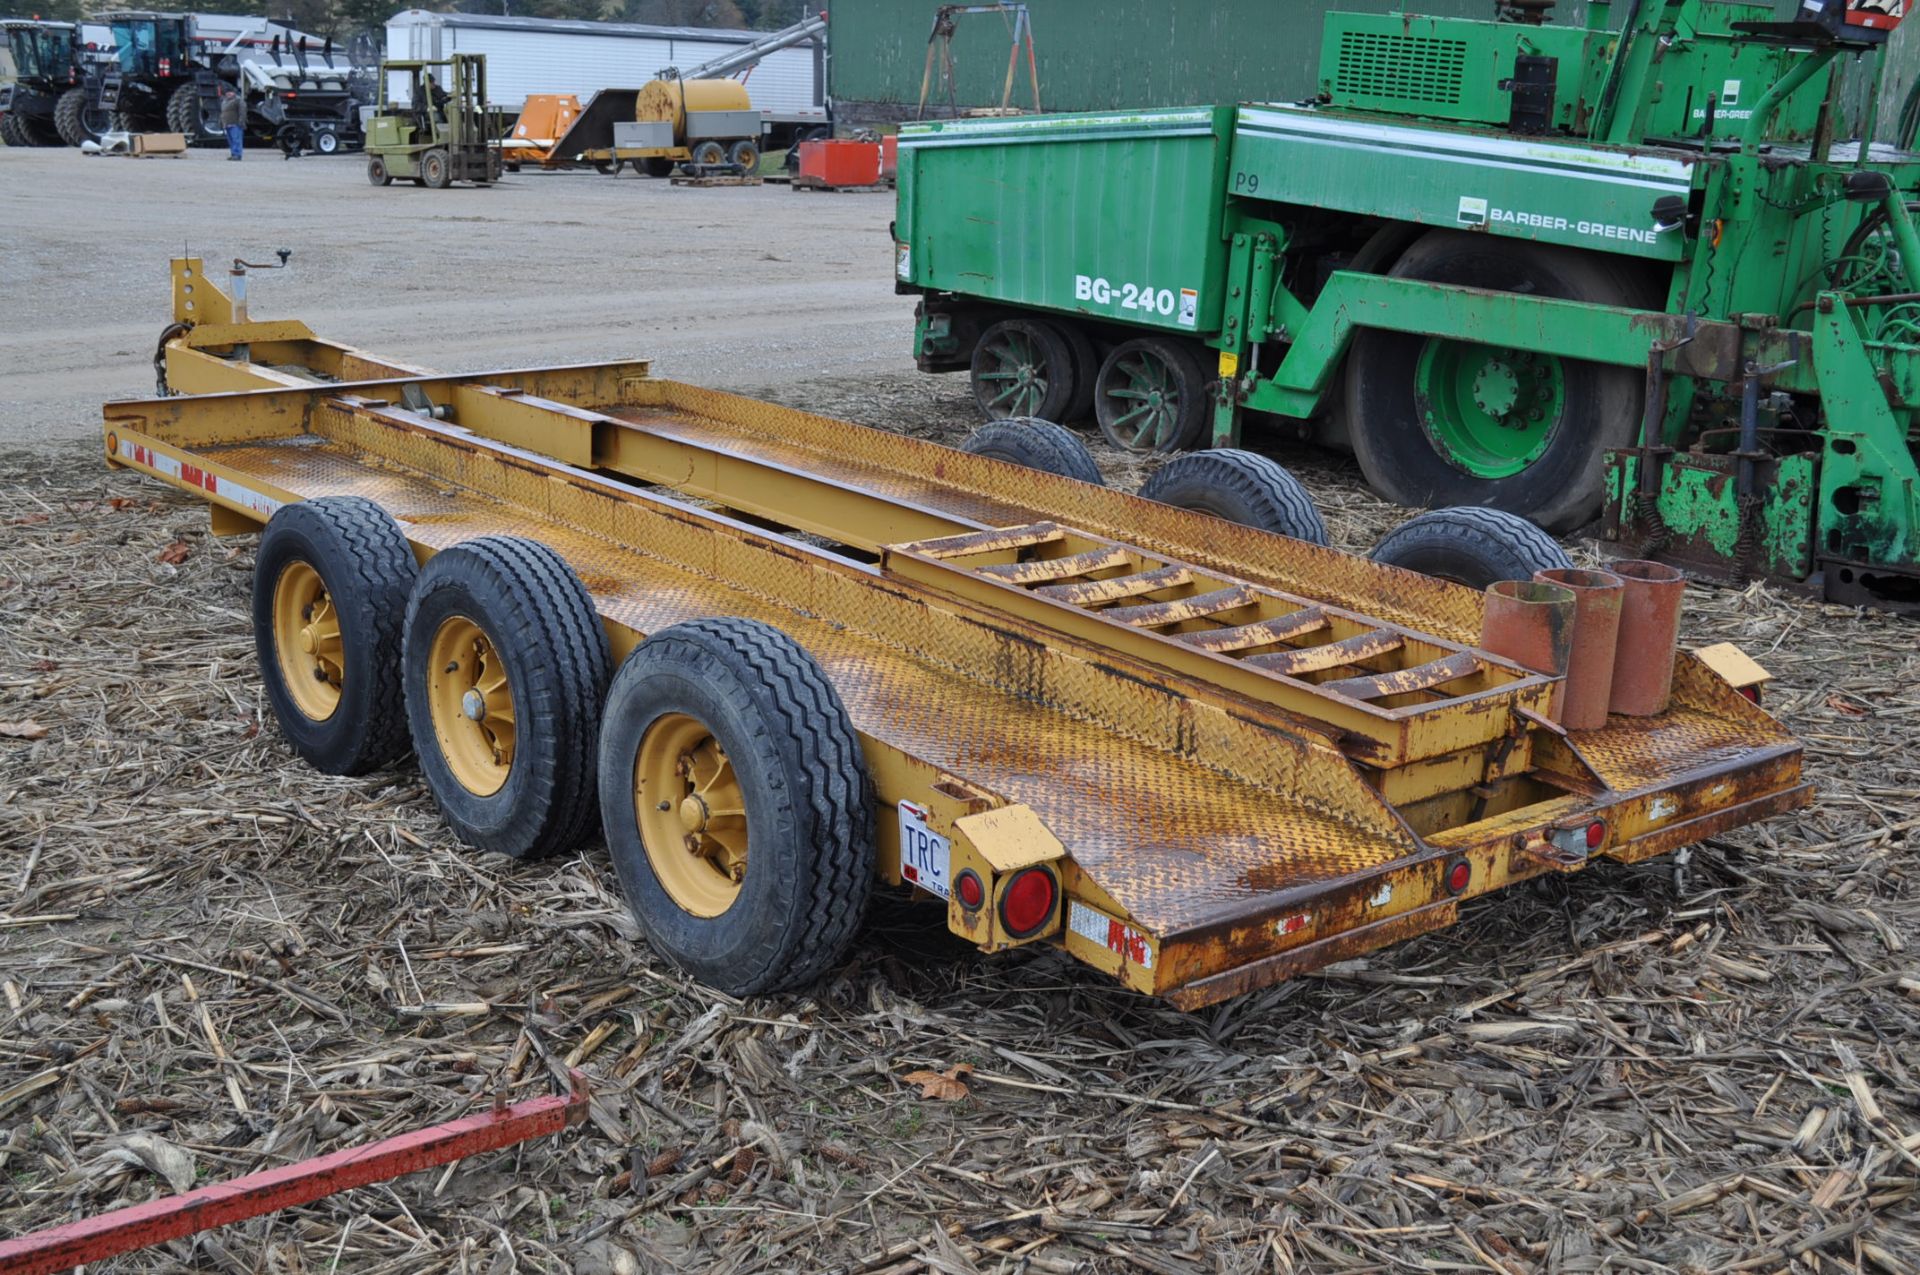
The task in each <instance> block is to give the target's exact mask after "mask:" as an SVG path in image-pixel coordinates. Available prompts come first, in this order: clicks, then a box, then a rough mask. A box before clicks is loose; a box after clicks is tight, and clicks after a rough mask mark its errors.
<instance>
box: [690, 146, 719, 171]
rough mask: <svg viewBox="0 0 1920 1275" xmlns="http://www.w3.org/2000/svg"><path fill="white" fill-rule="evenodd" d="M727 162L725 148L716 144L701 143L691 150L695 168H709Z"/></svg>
mask: <svg viewBox="0 0 1920 1275" xmlns="http://www.w3.org/2000/svg"><path fill="white" fill-rule="evenodd" d="M726 162H727V148H726V147H724V146H722V145H721V144H720V143H718V142H701V143H699V144H698V145H696V146H695V147H694V148H693V164H694V166H695V167H697V168H711V167H714V166H716V165H719V164H724V163H726Z"/></svg>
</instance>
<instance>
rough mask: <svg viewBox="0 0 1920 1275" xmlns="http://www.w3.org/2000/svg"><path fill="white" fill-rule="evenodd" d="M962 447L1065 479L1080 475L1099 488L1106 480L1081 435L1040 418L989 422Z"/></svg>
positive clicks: (964, 450) (961, 448) (963, 449)
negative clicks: (1081, 439)
mask: <svg viewBox="0 0 1920 1275" xmlns="http://www.w3.org/2000/svg"><path fill="white" fill-rule="evenodd" d="M960 450H961V451H963V452H971V453H972V454H973V455H975V456H991V457H993V458H994V459H995V460H1004V461H1009V462H1011V463H1013V464H1015V465H1024V466H1025V467H1026V468H1028V469H1037V470H1040V471H1041V472H1042V473H1047V474H1059V475H1060V476H1061V477H1063V478H1078V479H1079V480H1080V481H1081V482H1083V483H1092V484H1093V485H1094V486H1096V487H1104V486H1106V482H1107V480H1106V479H1105V478H1102V477H1101V476H1100V467H1099V466H1098V465H1096V464H1095V463H1094V460H1093V453H1092V452H1090V451H1088V450H1087V445H1086V444H1085V443H1083V442H1081V441H1080V436H1079V435H1078V434H1075V433H1074V432H1073V431H1072V430H1070V429H1067V428H1066V427H1065V426H1062V425H1055V424H1054V423H1053V422H1052V421H1043V420H1041V419H1039V418H1038V417H1033V416H1015V417H1010V418H1008V419H1007V420H1004V421H988V422H987V423H986V424H985V425H982V426H981V427H980V428H979V429H976V430H974V431H973V433H971V434H969V435H967V441H966V442H964V443H962V444H960Z"/></svg>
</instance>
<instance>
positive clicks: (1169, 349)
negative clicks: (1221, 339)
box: [1093, 336, 1213, 453]
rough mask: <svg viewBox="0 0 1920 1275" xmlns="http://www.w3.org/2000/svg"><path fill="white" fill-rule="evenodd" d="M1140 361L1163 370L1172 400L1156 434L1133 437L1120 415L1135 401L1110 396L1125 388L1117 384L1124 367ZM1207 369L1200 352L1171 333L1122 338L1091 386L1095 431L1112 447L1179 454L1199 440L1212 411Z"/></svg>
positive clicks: (1101, 366) (1121, 376)
mask: <svg viewBox="0 0 1920 1275" xmlns="http://www.w3.org/2000/svg"><path fill="white" fill-rule="evenodd" d="M1141 359H1145V360H1147V361H1149V362H1150V363H1155V364H1158V365H1159V366H1160V367H1162V368H1164V369H1166V371H1167V373H1168V375H1169V386H1170V388H1169V391H1168V393H1169V396H1170V397H1171V398H1172V400H1173V402H1172V411H1171V416H1172V423H1171V424H1170V425H1169V426H1168V428H1166V429H1165V430H1162V431H1160V432H1159V433H1158V434H1157V436H1155V437H1153V438H1150V439H1141V438H1138V437H1137V436H1136V435H1135V434H1134V433H1132V432H1131V427H1129V426H1122V425H1121V424H1120V421H1121V419H1122V418H1123V417H1124V416H1125V415H1126V414H1127V413H1128V412H1130V411H1132V410H1134V409H1133V408H1132V406H1131V405H1132V404H1133V403H1134V402H1136V401H1137V400H1133V399H1127V398H1119V397H1116V396H1115V394H1116V391H1118V390H1120V389H1122V388H1126V387H1124V386H1123V385H1122V384H1121V382H1122V379H1123V378H1124V377H1125V375H1126V372H1125V370H1124V369H1125V367H1126V366H1127V365H1129V364H1131V363H1135V362H1137V361H1139V360H1141ZM1207 379H1208V378H1207V370H1206V367H1205V366H1204V365H1203V364H1202V363H1201V362H1200V355H1199V354H1198V352H1197V351H1196V350H1195V349H1194V348H1193V346H1192V345H1191V344H1190V343H1189V342H1186V341H1182V340H1178V339H1176V338H1173V337H1162V336H1145V337H1135V338H1134V339H1133V340H1131V341H1123V342H1122V343H1121V344H1119V345H1116V346H1115V347H1114V348H1113V349H1112V350H1110V351H1109V352H1108V354H1107V357H1106V359H1105V360H1104V361H1102V362H1101V364H1100V375H1099V377H1098V378H1096V380H1095V382H1094V387H1093V415H1094V419H1095V420H1097V421H1098V422H1099V423H1100V433H1101V434H1102V435H1103V436H1104V437H1105V438H1106V440H1107V441H1108V442H1110V443H1112V444H1113V445H1114V446H1115V447H1118V448H1121V449H1123V450H1125V451H1130V452H1142V453H1145V452H1183V451H1186V450H1187V449H1188V448H1190V447H1192V446H1194V445H1195V444H1197V443H1198V442H1199V441H1200V438H1201V435H1202V434H1203V433H1205V431H1206V427H1207V421H1208V420H1209V419H1211V417H1212V415H1213V400H1212V399H1211V398H1209V397H1208V395H1207Z"/></svg>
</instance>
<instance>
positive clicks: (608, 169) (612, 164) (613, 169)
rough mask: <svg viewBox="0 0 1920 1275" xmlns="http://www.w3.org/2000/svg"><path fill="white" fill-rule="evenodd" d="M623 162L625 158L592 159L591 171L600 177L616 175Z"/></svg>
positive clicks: (618, 173)
mask: <svg viewBox="0 0 1920 1275" xmlns="http://www.w3.org/2000/svg"><path fill="white" fill-rule="evenodd" d="M625 163H626V161H625V160H619V159H596V160H594V161H593V171H594V172H596V173H599V174H600V175H601V176H602V177H618V176H619V175H620V169H621V167H622V165H624V164H625Z"/></svg>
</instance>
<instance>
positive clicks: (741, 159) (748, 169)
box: [727, 141, 760, 177]
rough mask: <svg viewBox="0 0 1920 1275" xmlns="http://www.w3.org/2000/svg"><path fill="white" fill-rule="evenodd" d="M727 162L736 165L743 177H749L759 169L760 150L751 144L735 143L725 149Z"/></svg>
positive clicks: (745, 142) (744, 142)
mask: <svg viewBox="0 0 1920 1275" xmlns="http://www.w3.org/2000/svg"><path fill="white" fill-rule="evenodd" d="M727 162H728V163H729V164H738V165H739V166H740V173H741V175H742V176H743V177H751V176H753V175H754V173H755V172H757V171H759V168H760V148H759V147H758V146H755V145H754V144H753V143H752V142H747V141H740V142H735V143H734V144H733V145H731V146H729V147H727Z"/></svg>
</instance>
